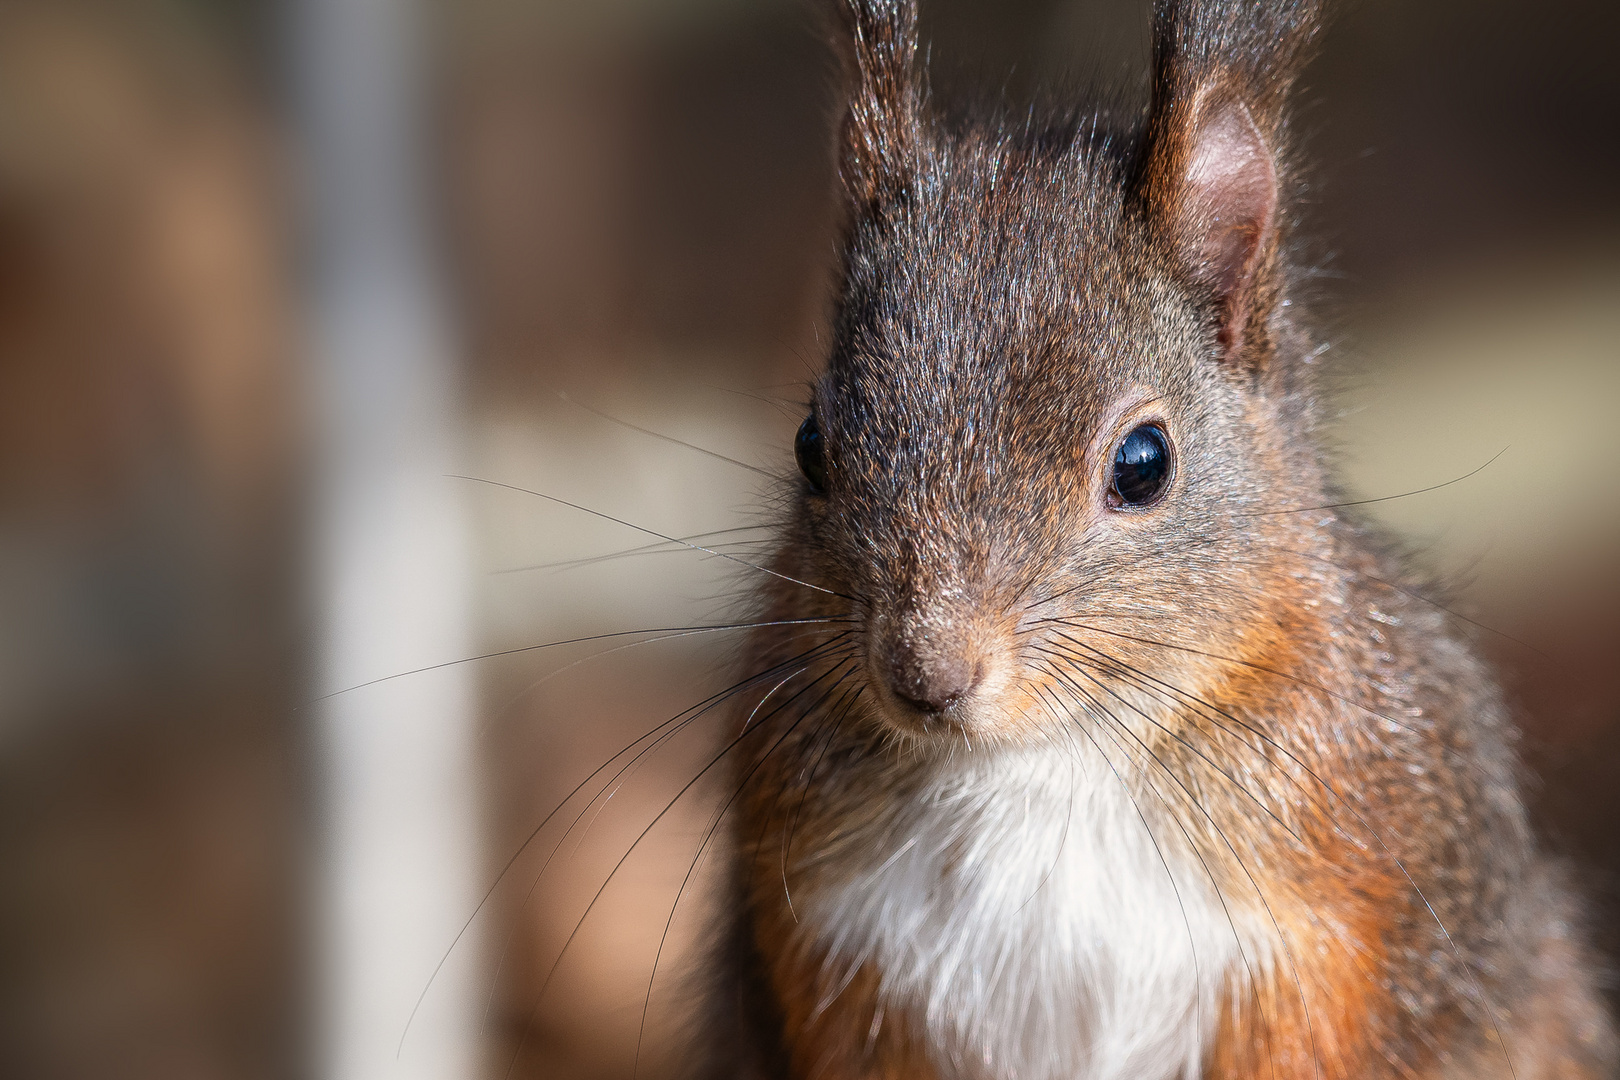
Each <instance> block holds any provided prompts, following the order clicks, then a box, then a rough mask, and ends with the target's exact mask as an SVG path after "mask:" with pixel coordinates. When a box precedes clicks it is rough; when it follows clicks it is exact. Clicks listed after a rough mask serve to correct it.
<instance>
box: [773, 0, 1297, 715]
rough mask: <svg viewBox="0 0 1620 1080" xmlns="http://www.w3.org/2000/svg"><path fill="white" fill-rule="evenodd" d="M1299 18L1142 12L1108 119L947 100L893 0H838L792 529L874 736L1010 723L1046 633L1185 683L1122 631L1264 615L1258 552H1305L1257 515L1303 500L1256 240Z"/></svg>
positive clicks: (1276, 318)
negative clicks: (812, 374)
mask: <svg viewBox="0 0 1620 1080" xmlns="http://www.w3.org/2000/svg"><path fill="white" fill-rule="evenodd" d="M1316 9H1317V4H1315V3H1311V2H1278V0H1272V2H1269V3H1262V2H1233V0H1184V2H1178V0H1161V2H1159V3H1158V4H1157V6H1156V9H1155V15H1154V38H1155V49H1154V73H1153V101H1152V105H1151V108H1150V110H1149V114H1148V116H1147V117H1146V119H1145V122H1143V123H1141V124H1139V125H1137V126H1136V128H1135V129H1134V130H1129V131H1123V132H1121V131H1115V130H1111V129H1110V128H1109V127H1108V126H1106V125H1105V124H1104V123H1102V122H1101V121H1100V120H1099V121H1092V120H1091V119H1089V118H1087V119H1082V120H1079V121H1075V120H1073V119H1070V120H1066V121H1061V122H1055V123H1053V124H1050V125H1046V126H1040V125H1036V124H1034V123H1027V124H1026V123H1024V122H1022V118H1020V120H1019V121H1018V122H1012V123H1001V124H997V123H989V124H973V123H966V122H953V121H950V120H947V119H945V118H942V117H941V116H939V115H937V114H936V112H935V111H934V109H933V106H932V105H931V102H930V99H929V94H928V90H927V86H926V78H925V74H924V73H923V72H922V70H921V69H920V67H919V65H918V62H917V18H916V10H915V5H914V4H913V3H912V2H909V0H842V3H841V8H840V10H841V12H842V14H843V19H842V28H843V29H842V34H841V40H842V41H843V42H844V44H845V50H844V54H845V58H846V70H847V72H848V74H849V80H848V81H849V83H850V92H849V105H848V109H847V112H846V114H845V115H844V118H843V121H842V124H841V127H840V136H839V154H840V156H839V171H840V175H841V178H842V181H843V190H844V194H845V198H846V205H847V216H846V222H845V233H844V244H843V247H842V252H843V256H842V263H841V268H840V277H839V283H838V294H837V304H836V314H835V318H834V334H833V344H832V350H831V355H830V358H829V363H828V367H827V370H826V372H825V375H824V376H823V377H822V378H821V379H820V380H819V381H818V382H817V383H816V385H815V386H814V388H813V391H812V407H811V413H810V416H809V417H808V418H807V419H806V421H805V425H804V427H803V428H802V429H801V431H800V435H799V442H798V449H799V459H800V463H801V466H802V470H803V472H804V478H803V480H802V483H800V484H799V486H798V489H797V491H796V492H795V494H794V498H793V507H794V509H793V527H792V531H791V534H790V535H791V537H792V541H791V546H792V549H793V550H795V551H796V552H798V553H799V557H800V558H802V559H803V560H804V561H805V564H806V566H805V572H807V573H813V574H814V575H815V580H822V581H825V582H827V583H829V585H830V586H833V587H835V588H836V589H837V591H838V592H840V593H842V594H844V595H845V596H847V597H849V598H852V605H851V607H852V610H851V611H850V612H848V614H850V615H851V616H852V617H853V618H854V619H855V620H856V623H857V625H858V626H859V627H860V634H859V638H860V641H861V643H862V644H861V648H862V650H863V659H864V668H865V673H866V678H867V679H868V682H869V685H870V686H871V687H872V689H873V691H874V692H873V694H872V695H871V700H872V701H873V702H874V703H875V707H874V708H873V709H872V710H871V711H872V712H873V713H874V715H875V716H876V717H877V718H878V721H879V722H880V723H881V724H882V725H884V726H886V727H887V728H888V729H889V730H890V731H891V732H901V733H906V734H910V735H917V736H921V737H923V738H926V737H927V733H929V732H945V733H949V734H950V735H951V737H952V738H959V737H960V734H961V732H963V731H966V732H969V733H972V734H978V735H981V736H983V737H986V738H990V739H1011V738H1025V737H1031V736H1033V735H1035V734H1037V732H1038V729H1041V728H1043V726H1046V725H1043V723H1042V722H1041V719H1040V718H1041V716H1042V715H1043V714H1044V712H1045V710H1046V708H1047V706H1048V705H1050V704H1051V702H1050V701H1043V695H1051V694H1054V693H1056V692H1057V691H1058V690H1059V688H1058V687H1056V686H1055V685H1054V684H1053V683H1052V681H1051V678H1052V676H1051V669H1052V668H1053V664H1052V663H1050V662H1048V659H1047V658H1049V657H1051V656H1052V655H1053V654H1054V653H1057V654H1063V653H1072V652H1074V651H1075V650H1079V649H1088V648H1095V649H1098V650H1099V651H1101V652H1105V653H1107V654H1108V655H1109V656H1110V657H1111V658H1112V661H1111V662H1116V663H1119V664H1123V665H1126V666H1127V667H1130V668H1133V669H1139V670H1140V671H1142V672H1145V673H1147V674H1148V675H1149V676H1151V677H1157V678H1163V677H1165V675H1166V674H1169V673H1172V672H1173V673H1177V674H1179V675H1186V674H1187V673H1188V671H1189V669H1191V668H1195V667H1197V664H1196V656H1195V655H1194V654H1193V653H1191V652H1186V651H1184V652H1183V653H1181V654H1179V655H1178V654H1174V653H1171V652H1167V651H1166V650H1165V649H1163V648H1157V647H1154V646H1151V645H1148V644H1146V642H1149V641H1155V640H1174V641H1177V642H1183V643H1188V644H1190V645H1193V646H1195V647H1201V643H1217V642H1219V643H1223V644H1225V645H1230V644H1231V643H1232V641H1233V638H1234V636H1237V637H1241V636H1243V635H1245V634H1247V633H1250V632H1251V628H1252V627H1253V626H1255V625H1269V624H1274V623H1276V622H1277V620H1279V619H1286V618H1288V617H1289V616H1287V615H1286V614H1285V613H1284V612H1283V609H1284V608H1286V607H1287V605H1288V604H1290V603H1292V601H1291V600H1290V597H1291V596H1292V595H1293V591H1294V586H1292V585H1290V583H1289V581H1288V580H1287V578H1288V577H1289V575H1287V574H1284V573H1282V571H1281V570H1278V569H1271V568H1268V564H1267V561H1266V560H1265V559H1264V558H1263V551H1262V549H1261V548H1260V547H1257V545H1263V544H1278V543H1293V544H1308V543H1309V542H1310V538H1309V537H1308V536H1306V537H1293V538H1290V537H1292V536H1293V534H1294V533H1296V532H1298V531H1299V530H1300V529H1302V528H1306V526H1304V525H1303V524H1302V523H1301V519H1300V516H1299V515H1297V514H1295V515H1278V514H1275V513H1273V512H1274V511H1277V510H1279V509H1287V508H1292V507H1300V506H1306V505H1312V504H1315V503H1320V502H1324V501H1326V500H1325V499H1324V498H1322V491H1321V479H1320V470H1319V468H1318V464H1317V456H1316V451H1315V449H1314V446H1313V443H1312V439H1311V433H1310V430H1309V428H1310V416H1311V414H1312V408H1311V403H1310V391H1309V389H1308V383H1309V380H1308V379H1305V378H1303V377H1302V375H1303V368H1304V367H1305V366H1306V365H1307V363H1308V357H1307V349H1306V347H1305V345H1304V344H1303V342H1304V336H1303V334H1301V333H1300V332H1299V331H1298V330H1297V329H1295V322H1294V320H1293V313H1292V311H1291V305H1290V294H1289V282H1288V273H1287V265H1286V260H1285V258H1284V253H1283V247H1282V245H1283V241H1284V239H1285V233H1286V228H1285V226H1286V209H1287V208H1286V201H1285V199H1284V194H1285V190H1286V188H1285V182H1284V179H1285V176H1286V169H1285V165H1286V159H1285V157H1284V155H1283V143H1284V135H1285V130H1286V125H1285V101H1286V96H1287V90H1288V87H1289V85H1290V84H1291V83H1292V81H1293V79H1294V76H1295V74H1296V72H1297V70H1298V68H1299V66H1300V64H1301V63H1302V62H1303V60H1304V57H1305V53H1306V51H1307V46H1308V44H1309V42H1310V40H1311V39H1312V37H1313V36H1314V34H1315V32H1316V29H1317V26H1318V19H1317V10H1316ZM1272 561H1273V562H1275V560H1272ZM1295 569H1297V565H1296V566H1295ZM1099 635H1100V636H1099ZM1098 662H1103V661H1101V660H1099V661H1098ZM1193 675H1194V676H1196V673H1193ZM1061 689H1062V695H1063V696H1064V697H1065V698H1072V697H1073V696H1074V695H1075V694H1076V693H1080V694H1084V693H1087V692H1093V693H1099V694H1100V693H1101V692H1102V691H1101V690H1100V689H1096V688H1088V687H1085V686H1083V685H1071V686H1066V687H1063V688H1061Z"/></svg>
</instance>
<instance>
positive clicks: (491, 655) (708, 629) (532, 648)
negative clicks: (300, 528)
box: [302, 619, 830, 708]
mask: <svg viewBox="0 0 1620 1080" xmlns="http://www.w3.org/2000/svg"><path fill="white" fill-rule="evenodd" d="M826 621H830V620H825V619H780V620H777V621H774V622H745V623H718V624H716V625H713V626H659V627H648V628H646V629H643V630H613V631H610V632H609V633H606V634H586V635H585V636H584V637H576V638H564V639H562V640H560V641H543V642H541V643H540V644H538V645H519V646H517V647H516V648H513V649H496V650H495V651H494V652H487V653H479V654H478V655H477V656H463V657H461V658H460V659H458V660H441V661H440V662H439V663H437V664H427V665H425V666H423V667H419V668H412V669H411V670H409V671H396V672H395V673H394V674H392V675H380V676H378V677H377V678H375V679H367V680H366V681H365V682H362V683H355V684H354V685H353V686H345V687H344V688H343V689H342V690H333V691H332V692H331V693H328V694H322V695H320V696H319V697H313V698H310V699H309V700H308V701H307V702H305V703H304V705H303V706H302V707H303V708H309V707H310V706H312V705H319V704H320V703H321V702H323V701H329V700H330V699H332V698H335V697H339V696H341V695H343V694H352V693H354V692H355V691H356V690H364V689H365V688H366V687H368V686H377V685H378V684H380V683H385V682H393V681H394V680H395V679H404V678H407V677H409V676H411V675H422V674H425V673H427V672H429V671H441V670H443V669H444V668H452V667H459V666H460V665H462V664H476V663H478V662H479V661H480V660H494V659H497V658H499V657H502V656H519V655H521V654H523V653H530V652H539V651H540V650H541V649H560V648H562V647H563V646H564V645H583V644H585V643H586V642H589V641H607V640H610V639H612V638H622V637H634V636H636V635H637V634H668V635H671V636H685V635H687V634H709V633H718V632H720V631H723V630H752V629H755V628H757V627H762V626H795V625H798V624H801V623H815V622H826ZM660 640H662V639H660Z"/></svg>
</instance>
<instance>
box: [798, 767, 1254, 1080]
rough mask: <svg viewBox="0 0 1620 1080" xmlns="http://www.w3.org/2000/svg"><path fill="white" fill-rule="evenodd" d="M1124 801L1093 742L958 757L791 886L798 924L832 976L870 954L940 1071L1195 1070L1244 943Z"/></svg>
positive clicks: (1175, 832)
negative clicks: (1068, 748) (811, 882)
mask: <svg viewBox="0 0 1620 1080" xmlns="http://www.w3.org/2000/svg"><path fill="white" fill-rule="evenodd" d="M1111 756H1114V755H1111ZM1116 764H1117V763H1116ZM1122 771H1123V770H1122ZM1164 786H1166V785H1165V784H1164V783H1161V787H1164ZM1145 798H1147V799H1154V798H1155V796H1153V795H1152V794H1151V793H1149V794H1147V795H1146V796H1145ZM1165 798H1166V799H1170V798H1171V796H1170V793H1169V792H1166V793H1165ZM1142 809H1143V810H1144V811H1145V812H1146V816H1147V820H1148V821H1154V822H1155V824H1154V825H1153V827H1152V829H1151V832H1150V829H1149V827H1148V825H1147V823H1146V822H1145V821H1144V816H1143V814H1142V813H1139V812H1138V809H1137V807H1136V805H1135V803H1134V802H1133V801H1132V799H1131V798H1130V796H1129V795H1128V794H1127V792H1126V789H1125V787H1124V785H1123V783H1122V782H1121V780H1120V778H1119V777H1118V776H1116V775H1115V774H1114V772H1113V771H1112V770H1111V769H1110V768H1109V765H1108V763H1107V762H1105V761H1103V760H1102V759H1101V758H1100V757H1099V756H1097V755H1096V753H1095V752H1092V753H1091V754H1077V755H1076V756H1074V757H1069V756H1067V755H1060V754H1054V753H1053V752H1052V748H1051V747H1046V748H1044V749H1043V750H1040V751H1011V752H993V753H992V752H985V751H978V752H974V753H971V754H968V753H961V754H958V755H957V756H956V759H955V760H954V761H952V762H949V763H945V764H943V765H942V766H941V767H940V769H939V773H938V775H937V776H936V777H935V778H934V779H932V780H931V781H930V782H929V783H928V784H926V785H925V786H924V787H923V788H922V790H921V791H920V792H919V793H917V794H916V795H914V796H913V797H911V798H908V799H905V800H903V801H899V804H898V805H895V806H894V807H893V809H892V811H891V812H890V813H888V814H887V815H886V816H885V817H884V818H882V819H881V820H880V821H878V822H877V823H874V824H873V825H872V826H871V827H870V828H868V829H867V830H865V831H863V833H862V834H861V835H860V836H859V837H856V838H853V842H852V843H849V844H848V845H847V846H846V845H844V844H840V845H839V848H838V851H837V852H836V853H835V854H834V856H833V857H834V860H835V861H834V863H833V865H832V866H831V867H827V868H825V869H827V870H830V872H828V873H825V874H824V875H823V874H817V875H815V876H816V877H817V878H818V880H819V881H820V882H821V883H822V884H820V885H819V886H814V887H812V888H811V889H809V890H808V891H806V892H803V893H798V892H796V894H795V895H794V897H793V900H794V903H795V908H796V910H797V912H798V915H799V918H800V920H801V923H800V926H801V929H802V930H803V931H805V932H808V933H810V934H812V935H814V937H815V938H816V939H817V941H818V943H819V944H820V945H821V947H822V948H823V949H825V950H826V954H827V956H828V957H829V963H831V964H833V965H837V967H838V971H837V972H835V976H836V975H837V974H841V973H842V971H847V970H852V969H853V968H854V967H856V966H858V965H860V964H862V963H866V962H871V963H872V964H873V965H874V966H875V968H876V969H877V971H878V972H880V977H881V988H880V990H879V994H880V1002H881V1004H882V1006H883V1007H884V1008H885V1009H886V1010H895V1011H897V1012H903V1013H904V1014H905V1015H907V1016H908V1018H909V1019H910V1023H911V1024H912V1025H913V1028H914V1029H915V1027H917V1026H920V1027H921V1028H922V1030H923V1032H924V1033H925V1037H926V1038H927V1040H928V1041H929V1043H930V1045H931V1046H932V1048H933V1051H934V1053H935V1056H936V1058H937V1064H938V1066H939V1068H940V1069H941V1072H942V1074H943V1075H945V1076H947V1077H950V1078H952V1080H989V1078H995V1080H1014V1078H1016V1080H1059V1078H1061V1080H1171V1078H1182V1077H1196V1076H1197V1075H1198V1071H1199V1061H1200V1059H1201V1056H1202V1049H1203V1047H1204V1046H1205V1045H1206V1044H1207V1041H1208V1039H1209V1037H1210V1034H1211V1032H1212V1030H1213V1027H1214V1024H1215V1021H1216V1019H1217V1011H1218V1008H1219V1004H1218V1003H1219V1000H1220V996H1221V992H1222V991H1223V990H1225V989H1228V988H1230V987H1232V985H1233V980H1234V979H1237V978H1239V977H1241V976H1242V974H1243V973H1244V971H1245V970H1246V969H1247V968H1248V967H1253V968H1254V969H1255V970H1258V969H1259V967H1260V966H1261V964H1262V963H1264V962H1265V960H1266V957H1265V956H1263V955H1260V954H1261V953H1262V952H1263V951H1264V949H1265V946H1264V944H1263V938H1264V935H1263V934H1262V933H1258V932H1256V931H1257V930H1258V929H1259V927H1258V926H1256V925H1255V924H1254V920H1252V919H1247V918H1246V916H1245V914H1244V912H1245V911H1247V910H1248V905H1246V904H1244V903H1242V902H1241V898H1233V897H1231V896H1226V897H1224V898H1223V896H1222V895H1221V894H1219V893H1218V892H1217V891H1216V889H1215V887H1214V885H1213V884H1212V883H1211V880H1210V877H1209V874H1208V873H1207V871H1206V870H1205V869H1204V867H1203V865H1202V864H1201V863H1200V862H1199V861H1198V859H1197V857H1196V856H1195V855H1194V854H1193V853H1192V851H1191V850H1190V849H1189V846H1188V844H1187V840H1186V837H1185V836H1184V835H1183V834H1182V833H1181V832H1180V830H1179V829H1178V828H1177V827H1176V826H1175V825H1174V824H1173V823H1168V822H1166V821H1165V815H1164V812H1163V811H1164V807H1163V804H1160V805H1159V806H1157V807H1155V806H1151V805H1144V806H1143V808H1142ZM1179 813H1180V816H1181V818H1182V820H1183V821H1184V822H1185V823H1186V824H1187V828H1188V831H1189V832H1195V831H1197V827H1198V825H1199V824H1201V823H1200V822H1198V821H1196V820H1194V818H1195V817H1196V815H1197V811H1196V810H1194V809H1192V808H1191V807H1189V806H1186V805H1185V804H1184V801H1183V805H1182V806H1180V807H1179ZM1167 830H1168V832H1169V835H1166V831H1167ZM1223 899H1224V901H1225V904H1224V905H1223ZM1228 912H1230V917H1229V915H1228Z"/></svg>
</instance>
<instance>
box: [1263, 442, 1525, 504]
mask: <svg viewBox="0 0 1620 1080" xmlns="http://www.w3.org/2000/svg"><path fill="white" fill-rule="evenodd" d="M1509 449H1510V447H1507V446H1504V447H1502V449H1500V450H1498V451H1497V452H1496V453H1494V454H1492V455H1491V459H1490V461H1487V462H1486V463H1485V464H1483V465H1481V466H1480V467H1479V468H1477V469H1474V470H1473V471H1472V472H1466V473H1464V474H1463V475H1461V476H1458V477H1455V478H1454V479H1451V480H1447V481H1446V482H1445V483H1443V484H1430V485H1429V486H1428V487H1424V488H1418V489H1417V490H1416V491H1403V492H1401V493H1400V494H1399V495H1382V496H1380V497H1378V498H1376V499H1357V500H1355V501H1354V502H1341V503H1327V504H1325V505H1322V506H1295V507H1292V508H1290V509H1287V510H1250V511H1247V512H1244V513H1243V515H1242V516H1244V517H1269V516H1271V515H1273V514H1306V513H1310V512H1311V511H1313V510H1342V509H1344V508H1345V507H1349V506H1371V505H1372V504H1373V503H1382V502H1392V501H1394V500H1395V499H1409V498H1411V497H1412V496H1413V495H1426V494H1428V493H1429V492H1431V491H1439V490H1440V489H1441V488H1448V487H1450V486H1451V485H1452V484H1460V483H1462V482H1463V481H1464V480H1468V479H1471V478H1472V477H1475V476H1478V475H1479V474H1480V473H1482V472H1484V471H1485V470H1486V469H1488V468H1489V467H1490V466H1491V465H1492V464H1493V463H1495V461H1496V459H1497V458H1499V457H1501V456H1502V455H1503V454H1505V453H1507V452H1508V450H1509Z"/></svg>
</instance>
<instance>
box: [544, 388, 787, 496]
mask: <svg viewBox="0 0 1620 1080" xmlns="http://www.w3.org/2000/svg"><path fill="white" fill-rule="evenodd" d="M557 396H558V397H560V398H562V399H563V400H564V401H566V402H568V404H570V405H572V406H574V407H575V408H579V409H584V410H585V411H586V412H588V413H590V414H591V415H592V416H600V417H601V418H602V419H603V420H606V421H607V422H608V423H610V424H618V425H619V426H620V427H622V428H629V429H630V430H631V431H634V432H638V433H639V434H642V435H646V436H649V437H651V438H654V439H662V440H663V441H664V442H667V443H674V444H675V445H676V446H683V447H685V448H686V449H688V450H693V451H696V452H697V453H699V454H706V455H708V456H709V457H712V458H715V459H716V460H718V461H724V462H725V463H726V464H728V465H735V466H737V468H739V469H747V470H748V471H749V472H755V473H758V474H759V475H761V476H768V477H770V478H771V479H772V480H775V479H776V478H777V475H776V473H773V472H772V471H771V470H769V469H762V468H760V467H759V466H758V465H750V464H748V462H746V461H738V460H737V459H736V458H734V457H727V456H726V455H724V454H721V453H717V452H716V451H713V450H710V449H708V448H706V447H702V446H698V445H697V444H696V443H689V442H687V441H686V440H685V439H677V438H675V436H673V435H665V434H664V433H663V432H661V431H654V430H652V429H651V428H644V427H642V426H641V425H640V424H632V423H631V422H630V421H628V420H621V419H619V418H618V417H617V416H610V415H608V414H607V413H605V412H603V411H602V410H601V409H595V408H592V407H591V406H589V405H587V404H585V403H584V402H583V401H575V400H574V399H573V398H571V397H569V396H568V395H567V394H561V393H559V394H558V395H557Z"/></svg>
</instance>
